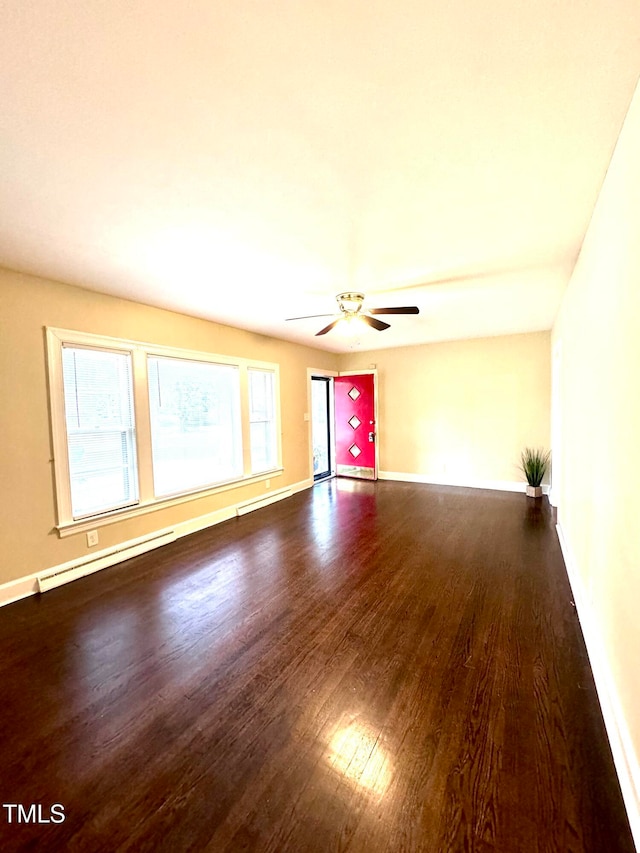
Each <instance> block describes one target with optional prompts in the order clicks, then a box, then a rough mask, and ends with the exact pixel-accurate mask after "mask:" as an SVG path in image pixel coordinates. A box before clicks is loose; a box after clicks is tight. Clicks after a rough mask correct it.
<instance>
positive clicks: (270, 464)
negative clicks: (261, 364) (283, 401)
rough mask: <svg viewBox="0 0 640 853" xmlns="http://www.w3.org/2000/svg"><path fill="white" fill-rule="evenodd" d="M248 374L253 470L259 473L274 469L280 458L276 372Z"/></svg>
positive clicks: (252, 371)
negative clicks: (276, 415)
mask: <svg viewBox="0 0 640 853" xmlns="http://www.w3.org/2000/svg"><path fill="white" fill-rule="evenodd" d="M248 374H249V423H250V430H251V470H252V471H253V473H254V474H258V473H260V472H261V471H268V470H269V469H270V468H274V467H275V465H276V462H277V458H278V442H277V435H276V419H275V411H276V401H275V392H276V389H275V373H274V372H273V371H272V370H258V369H256V368H251V367H250V368H249V370H248Z"/></svg>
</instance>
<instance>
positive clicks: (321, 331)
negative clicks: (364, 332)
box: [316, 315, 342, 337]
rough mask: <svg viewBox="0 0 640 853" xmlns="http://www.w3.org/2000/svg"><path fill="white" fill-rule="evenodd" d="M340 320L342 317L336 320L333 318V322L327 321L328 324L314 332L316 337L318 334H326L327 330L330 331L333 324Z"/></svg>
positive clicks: (335, 324)
mask: <svg viewBox="0 0 640 853" xmlns="http://www.w3.org/2000/svg"><path fill="white" fill-rule="evenodd" d="M325 316H326V315H325ZM340 320H342V317H338V319H337V320H334V321H333V323H329V325H328V326H325V327H324V329H320V331H319V332H316V337H318V335H326V334H327V332H330V331H331V329H333V327H334V326H337V325H338V323H339V322H340Z"/></svg>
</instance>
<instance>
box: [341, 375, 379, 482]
mask: <svg viewBox="0 0 640 853" xmlns="http://www.w3.org/2000/svg"><path fill="white" fill-rule="evenodd" d="M334 390H335V416H336V473H337V474H338V475H339V476H340V475H342V476H343V477H360V478H362V479H365V480H376V479H377V477H378V468H377V465H376V440H377V436H376V420H375V417H376V416H375V379H374V374H373V373H356V374H353V375H349V376H336V377H335V379H334Z"/></svg>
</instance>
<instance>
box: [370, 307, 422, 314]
mask: <svg viewBox="0 0 640 853" xmlns="http://www.w3.org/2000/svg"><path fill="white" fill-rule="evenodd" d="M419 313H420V309H419V308H418V307H417V305H406V306H405V307H404V308H369V314H419Z"/></svg>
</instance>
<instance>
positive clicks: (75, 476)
mask: <svg viewBox="0 0 640 853" xmlns="http://www.w3.org/2000/svg"><path fill="white" fill-rule="evenodd" d="M62 367H63V383H64V404H65V421H66V432H67V453H68V460H69V486H70V491H71V512H72V515H73V517H74V518H82V517H83V516H87V515H92V514H94V513H97V512H105V511H107V510H113V509H116V508H118V507H124V506H130V505H131V504H134V503H136V502H137V500H138V480H137V464H136V442H135V423H134V414H133V382H132V372H131V354H130V353H127V352H117V351H105V350H98V349H85V348H83V347H73V346H64V347H63V348H62Z"/></svg>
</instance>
